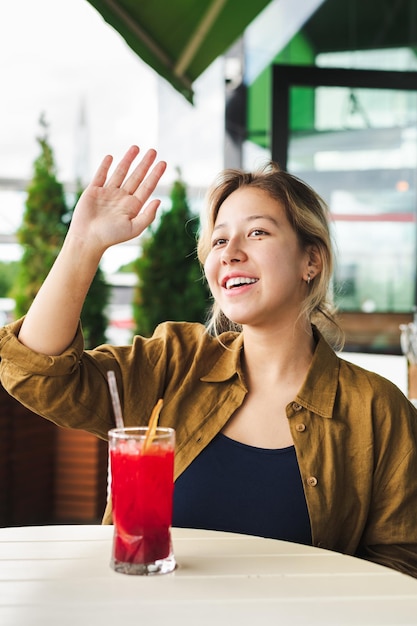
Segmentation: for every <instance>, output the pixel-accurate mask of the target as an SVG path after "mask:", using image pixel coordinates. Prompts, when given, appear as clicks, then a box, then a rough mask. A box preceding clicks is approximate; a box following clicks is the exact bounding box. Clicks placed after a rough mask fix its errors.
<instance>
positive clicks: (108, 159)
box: [90, 154, 113, 187]
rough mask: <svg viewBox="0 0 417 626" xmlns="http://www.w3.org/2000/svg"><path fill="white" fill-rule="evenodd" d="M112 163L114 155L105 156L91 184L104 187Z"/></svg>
mask: <svg viewBox="0 0 417 626" xmlns="http://www.w3.org/2000/svg"><path fill="white" fill-rule="evenodd" d="M112 163H113V157H112V156H111V155H110V154H108V155H107V156H105V157H104V159H103V160H102V162H101V163H100V165H99V167H98V169H97V171H96V173H95V174H94V176H93V178H92V179H91V182H90V185H92V186H95V187H102V186H103V185H104V183H105V182H106V178H107V174H108V173H109V169H110V166H111V164H112Z"/></svg>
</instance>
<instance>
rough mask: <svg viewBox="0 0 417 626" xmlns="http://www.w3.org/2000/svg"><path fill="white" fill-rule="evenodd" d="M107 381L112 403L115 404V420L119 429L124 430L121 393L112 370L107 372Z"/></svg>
mask: <svg viewBox="0 0 417 626" xmlns="http://www.w3.org/2000/svg"><path fill="white" fill-rule="evenodd" d="M107 381H108V383H109V389H110V395H111V401H112V404H113V411H114V419H115V420H116V426H117V428H124V422H123V416H122V407H121V406H120V398H119V392H118V391H117V383H116V376H115V375H114V372H113V371H112V370H110V371H109V372H107Z"/></svg>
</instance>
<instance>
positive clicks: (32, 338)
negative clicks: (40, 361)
mask: <svg viewBox="0 0 417 626" xmlns="http://www.w3.org/2000/svg"><path fill="white" fill-rule="evenodd" d="M138 154H139V148H138V147H137V146H132V147H131V148H130V149H129V150H128V151H127V153H126V154H125V156H124V157H123V159H122V160H121V161H120V163H119V164H118V165H117V167H116V168H115V170H114V172H113V174H112V175H111V176H110V177H109V178H108V173H109V169H110V166H111V164H112V160H113V159H112V157H111V156H106V157H105V158H104V159H103V161H102V163H101V165H100V167H99V169H98V170H97V172H96V174H95V176H94V178H93V180H92V182H91V183H90V185H88V187H87V188H86V190H85V191H84V193H83V194H82V196H81V198H80V200H79V201H78V203H77V206H76V208H75V210H74V215H73V218H72V221H71V225H70V228H69V230H68V234H67V236H66V238H65V241H64V244H63V246H62V249H61V251H60V253H59V255H58V257H57V259H56V261H55V263H54V265H53V267H52V269H51V271H50V272H49V274H48V276H47V278H46V279H45V281H44V283H43V285H42V287H41V289H40V290H39V292H38V294H37V295H36V298H35V299H34V301H33V303H32V305H31V307H30V309H29V311H28V313H27V315H26V318H25V320H24V322H23V325H22V327H21V330H20V333H19V341H20V342H21V343H23V344H24V345H26V346H27V347H29V348H31V349H32V350H34V351H36V352H40V353H43V354H48V355H51V356H56V355H59V354H61V353H62V352H63V351H64V350H65V349H66V348H67V347H68V346H69V344H70V343H71V341H72V340H73V338H74V335H75V332H76V329H77V325H78V321H79V318H80V314H81V309H82V307H83V304H84V300H85V297H86V295H87V292H88V289H89V287H90V284H91V282H92V280H93V278H94V275H95V273H96V271H97V268H98V265H99V263H100V259H101V257H102V255H103V253H104V252H105V250H107V249H108V248H109V247H110V246H112V245H115V244H118V243H121V242H123V241H128V240H129V239H132V238H134V237H137V236H138V235H140V234H141V233H142V232H143V231H144V230H145V228H146V227H147V226H149V224H151V222H152V221H153V220H154V218H155V214H156V211H157V209H158V206H159V204H160V200H152V201H151V202H150V203H149V204H148V205H146V202H147V201H148V199H149V197H150V196H151V194H152V192H153V191H154V189H155V188H156V186H157V184H158V182H159V180H160V178H161V176H162V174H163V173H164V171H165V168H166V163H165V162H163V161H161V162H159V163H157V164H156V165H155V166H153V163H154V161H155V159H156V152H155V150H149V151H148V152H147V153H146V154H145V156H144V157H143V158H142V160H141V161H140V162H139V164H138V165H137V166H136V167H135V169H134V170H133V171H132V173H131V174H130V175H128V171H129V168H130V166H131V165H132V163H133V161H134V159H135V158H136V157H137V155H138ZM152 166H153V167H152ZM145 205H146V206H145Z"/></svg>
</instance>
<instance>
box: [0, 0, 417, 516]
mask: <svg viewBox="0 0 417 626" xmlns="http://www.w3.org/2000/svg"><path fill="white" fill-rule="evenodd" d="M0 9H1V16H2V19H1V20H0V70H1V71H0V76H1V85H2V89H1V98H0V113H1V114H0V267H1V268H2V272H3V273H4V274H6V272H8V264H10V263H19V262H21V260H22V255H23V253H24V246H22V243H21V242H19V240H18V232H19V229H20V227H21V225H22V220H23V219H24V214H25V209H26V203H27V201H28V187H29V185H30V183H31V181H32V180H33V176H34V170H33V167H34V162H35V160H36V159H37V158H38V156H39V143H38V141H37V138H38V137H39V135H41V134H42V128H41V127H40V119H41V117H42V116H44V119H45V120H46V121H47V139H48V143H49V145H50V146H51V148H52V150H53V154H54V159H55V164H56V177H57V179H58V180H59V181H60V182H61V183H62V185H63V190H64V196H65V201H66V202H67V203H68V207H69V208H71V207H72V206H73V203H74V202H75V200H76V196H77V193H78V192H79V191H80V189H81V188H82V187H83V186H85V184H86V183H87V182H88V181H89V180H90V178H91V175H92V173H93V172H94V171H95V169H96V167H97V166H98V164H99V163H100V161H101V159H102V158H103V156H104V155H105V154H107V153H110V154H113V155H114V157H115V158H116V159H118V158H120V157H121V156H122V154H123V153H124V152H125V150H126V149H127V148H128V147H129V146H130V145H131V144H132V143H137V144H138V145H140V146H141V147H142V148H143V149H146V148H148V147H155V148H156V149H157V150H158V152H159V156H160V158H163V159H165V160H167V162H168V165H169V167H168V170H167V172H166V174H165V176H164V179H163V182H162V186H161V188H160V190H159V196H160V197H162V212H161V213H162V214H163V215H164V214H169V213H170V212H171V213H174V212H175V210H176V209H174V198H173V196H172V192H173V189H174V185H175V184H176V183H178V181H180V183H181V185H182V187H181V193H180V196H178V194H177V195H176V196H175V198H176V200H175V202H176V203H177V204H178V198H180V199H181V202H182V203H183V205H186V208H187V210H190V211H191V213H192V215H194V216H196V217H197V218H198V214H199V211H200V210H201V207H202V203H203V199H204V194H205V192H206V190H207V187H208V185H209V184H210V183H211V181H212V180H213V179H214V177H215V175H216V174H217V173H218V171H219V170H221V169H222V168H223V167H243V168H245V169H253V168H255V167H257V166H258V165H261V164H262V163H263V162H265V161H266V160H269V159H271V158H272V159H274V160H276V161H278V162H279V164H280V165H281V166H282V167H283V168H285V169H288V171H290V172H291V173H293V174H295V175H297V176H299V177H300V178H302V179H303V180H305V181H306V182H308V183H310V184H311V185H312V186H313V187H314V188H315V189H316V190H317V191H318V192H319V193H320V194H321V195H322V197H323V198H324V200H325V201H326V202H327V203H328V204H329V207H330V211H331V216H332V233H333V237H334V242H335V248H336V252H337V265H336V268H335V273H334V277H333V290H334V297H335V301H336V304H337V306H338V308H339V311H340V315H339V317H340V322H341V325H342V327H343V329H344V331H345V334H346V351H348V352H351V353H363V354H374V355H385V356H388V355H390V356H399V355H401V354H402V346H401V336H400V325H401V324H402V325H408V324H410V323H412V322H413V320H414V312H415V307H416V304H417V299H416V298H417V296H416V281H417V277H416V253H417V236H416V235H417V230H416V225H417V220H416V165H417V57H416V49H417V2H416V0H366V2H363V1H362V2H361V1H360V0H269V1H268V0H251V2H242V1H241V0H176V1H175V2H171V1H170V0H153V2H137V3H135V2H129V0H112V1H111V2H110V1H109V0H91V1H88V0H60V2H56V1H55V2H54V1H53V0H37V2H36V3H34V2H32V1H31V0H14V2H13V3H10V2H6V0H0ZM175 189H176V190H177V191H178V188H177V187H175ZM181 194H182V195H181ZM181 202H180V204H181ZM184 203H185V204H184ZM181 210H182V209H181ZM141 253H142V241H132V242H130V243H129V244H123V245H121V246H115V247H114V248H112V249H111V250H109V251H108V252H107V253H106V254H105V256H104V258H103V261H102V265H101V270H102V271H103V275H104V279H105V281H106V283H107V284H108V285H109V288H110V299H109V302H108V304H107V305H106V314H107V316H108V327H107V329H106V333H107V335H106V339H107V341H109V342H112V343H125V342H128V341H130V339H131V335H132V332H133V330H134V319H133V318H134V306H133V305H134V302H133V300H134V298H135V289H137V288H138V280H139V279H138V273H137V272H136V271H135V267H134V266H133V265H132V263H133V264H134V263H135V260H136V259H137V258H138V257H140V255H141ZM139 278H140V277H139ZM142 278H143V277H142ZM1 284H2V283H1V281H0V285H1ZM14 315H15V308H14V299H13V297H12V293H11V292H10V290H8V289H7V288H6V287H3V291H2V292H1V293H0V321H1V322H2V323H5V322H6V321H8V320H11V319H13V317H14ZM167 315H168V314H167ZM1 391H2V390H1ZM2 403H3V404H2ZM0 409H1V410H0V428H1V429H2V433H7V434H8V437H2V438H1V439H2V440H3V443H0V465H1V464H2V465H1V466H0V483H1V484H0V488H1V490H2V491H1V493H2V494H3V500H2V502H0V523H4V524H16V523H37V522H38V521H39V519H44V518H48V519H49V520H50V519H53V520H55V521H65V520H68V519H70V520H75V521H77V520H78V521H84V522H85V521H86V520H87V521H89V520H96V519H97V518H99V517H100V515H101V512H102V508H103V503H104V501H105V481H104V482H103V480H104V479H103V476H104V475H105V467H106V463H107V457H106V450H105V447H103V446H102V445H101V444H102V443H103V442H97V441H95V440H91V439H89V438H88V437H87V436H86V435H85V436H84V434H80V433H65V435H64V434H63V433H61V432H59V434H57V433H56V428H55V427H54V426H52V425H50V424H45V423H44V422H43V420H40V419H39V418H37V417H36V416H28V415H26V414H24V410H23V408H22V407H20V406H17V405H16V404H14V403H13V401H12V399H10V398H8V397H6V396H4V398H3V396H2V397H1V399H0ZM16 416H18V419H17V418H16ZM1 420H3V421H1ZM22 420H32V421H29V422H27V425H26V426H25V429H24V430H25V431H26V430H27V433H28V434H27V436H26V437H24V436H23V434H22V433H23V430H22V428H21V424H22V423H23V422H22ZM39 422H40V423H41V424H39ZM25 423H26V422H25ZM37 429H44V431H45V432H46V431H48V433H47V435H46V434H45V432H42V434H39V435H35V431H36V432H40V430H37ZM36 437H38V439H37V441H38V443H39V445H38V446H33V445H32V446H31V447H32V449H37V450H38V454H41V453H40V452H39V451H40V450H43V453H42V454H45V455H46V456H47V457H48V459H49V460H48V461H47V463H46V464H45V468H44V470H42V472H43V474H42V475H41V476H40V477H39V478H38V479H37V482H38V483H39V484H42V485H43V486H44V487H45V484H46V485H49V486H48V488H44V489H43V492H42V493H41V492H39V493H38V492H36V493H35V492H34V490H33V481H32V484H31V486H30V489H29V486H27V487H26V485H27V474H28V472H30V468H31V467H33V466H34V463H35V464H37V466H38V467H40V465H39V463H38V461H34V459H33V458H32V457H30V455H29V451H28V446H27V445H26V444H25V443H24V440H30V438H32V443H33V441H34V438H35V439H36ZM45 437H49V440H48V441H49V443H47V444H45V445H43V444H42V445H41V442H43V441H44V438H45ZM77 437H81V438H83V439H77ZM22 441H23V443H22ZM1 446H3V448H2V447H1ZM19 446H20V447H19ZM83 446H86V448H85V450H84V452H83V449H84V448H83ZM47 451H49V456H48V455H47V454H46V452H47ZM82 459H87V462H88V464H89V465H88V468H86V467H85V466H83V465H82ZM2 468H3V470H2ZM39 471H41V470H39ZM29 492H30V494H29ZM24 493H26V495H25V497H24V496H23V495H22V494H24ZM51 494H52V495H51ZM28 498H32V500H28Z"/></svg>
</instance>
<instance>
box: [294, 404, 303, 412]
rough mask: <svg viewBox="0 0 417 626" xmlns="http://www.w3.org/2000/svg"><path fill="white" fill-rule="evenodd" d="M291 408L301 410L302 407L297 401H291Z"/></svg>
mask: <svg viewBox="0 0 417 626" xmlns="http://www.w3.org/2000/svg"><path fill="white" fill-rule="evenodd" d="M292 408H293V409H294V411H301V409H302V408H303V407H302V406H301V404H298V402H293V404H292Z"/></svg>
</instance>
